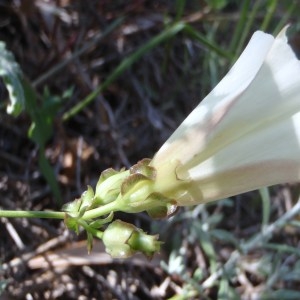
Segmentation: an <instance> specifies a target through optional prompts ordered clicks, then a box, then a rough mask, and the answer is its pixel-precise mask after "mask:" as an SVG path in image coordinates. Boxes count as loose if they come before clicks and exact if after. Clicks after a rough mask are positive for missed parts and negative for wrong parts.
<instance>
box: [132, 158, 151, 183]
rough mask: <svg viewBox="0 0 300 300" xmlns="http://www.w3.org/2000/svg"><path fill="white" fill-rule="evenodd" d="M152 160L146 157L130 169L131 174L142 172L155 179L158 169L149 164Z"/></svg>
mask: <svg viewBox="0 0 300 300" xmlns="http://www.w3.org/2000/svg"><path fill="white" fill-rule="evenodd" d="M150 161H151V160H150V159H149V158H144V159H143V160H141V161H139V162H138V163H137V164H135V165H133V166H132V167H131V168H130V169H129V171H130V174H142V175H144V176H145V177H147V178H148V179H150V180H154V179H155V177H156V170H155V168H153V167H151V166H149V163H150Z"/></svg>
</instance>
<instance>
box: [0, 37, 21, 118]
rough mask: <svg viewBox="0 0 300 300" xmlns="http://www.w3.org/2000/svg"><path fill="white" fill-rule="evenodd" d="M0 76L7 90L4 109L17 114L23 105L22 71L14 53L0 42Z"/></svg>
mask: <svg viewBox="0 0 300 300" xmlns="http://www.w3.org/2000/svg"><path fill="white" fill-rule="evenodd" d="M0 77H2V78H3V81H4V84H5V86H6V88H7V90H8V94H9V100H10V103H9V104H8V106H7V108H6V111H7V113H8V114H11V115H14V116H17V115H19V114H20V113H21V111H22V110H23V109H24V106H25V97H24V90H23V85H22V72H21V69H20V67H19V65H18V63H17V62H16V60H15V57H14V55H13V54H12V53H11V52H10V51H8V50H7V49H6V45H5V43H3V42H0Z"/></svg>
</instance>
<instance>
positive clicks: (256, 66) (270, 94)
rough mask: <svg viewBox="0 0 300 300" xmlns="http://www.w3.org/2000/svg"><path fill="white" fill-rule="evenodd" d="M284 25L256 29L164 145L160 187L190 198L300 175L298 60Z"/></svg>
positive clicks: (158, 163) (157, 163) (159, 157)
mask: <svg viewBox="0 0 300 300" xmlns="http://www.w3.org/2000/svg"><path fill="white" fill-rule="evenodd" d="M285 31H286V29H284V30H283V31H282V32H281V33H280V34H279V35H278V36H277V37H276V39H274V38H273V37H272V36H270V35H268V34H265V33H262V32H256V33H255V34H254V35H253V37H252V39H251V40H250V42H249V44H248V46H247V47H246V49H245V51H244V52H243V54H242V55H241V56H240V58H239V59H238V61H237V62H236V64H235V65H234V66H233V68H232V69H231V70H230V71H229V73H228V74H227V75H226V76H225V78H224V79H223V80H222V81H221V82H220V83H219V84H218V85H217V86H216V88H215V89H214V90H213V91H212V92H211V93H210V94H209V95H208V96H207V97H206V98H205V99H204V100H203V101H202V102H201V103H200V104H199V105H198V107H196V108H195V110H194V111H193V112H192V113H191V114H190V115H189V116H188V117H187V118H186V120H185V121H184V122H183V123H182V124H181V125H180V126H179V128H178V129H177V130H176V131H175V132H174V133H173V135H172V136H171V137H170V138H169V140H168V141H167V142H166V143H165V144H164V145H163V146H162V148H161V149H160V150H159V151H158V153H157V154H156V156H155V157H154V159H153V161H152V162H151V165H152V166H153V167H155V168H156V170H157V180H156V183H155V188H156V189H157V190H159V191H160V192H161V193H163V194H164V195H166V196H168V197H175V199H176V200H177V202H178V204H179V205H189V204H197V203H201V202H207V201H211V200H216V199H220V198H223V197H228V196H232V195H236V194H239V193H242V192H246V191H249V190H253V189H256V188H259V187H262V186H266V185H273V184H277V183H282V182H288V181H295V180H298V179H300V143H299V141H300V113H299V111H300V63H299V61H298V60H297V58H296V57H295V55H294V53H293V51H292V49H291V47H290V46H289V45H288V44H287V38H286V35H285Z"/></svg>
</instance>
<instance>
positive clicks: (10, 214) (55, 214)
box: [0, 209, 65, 219]
mask: <svg viewBox="0 0 300 300" xmlns="http://www.w3.org/2000/svg"><path fill="white" fill-rule="evenodd" d="M0 217H5V218H39V219H64V218H65V213H64V212H60V211H34V210H30V211H27V210H1V209H0Z"/></svg>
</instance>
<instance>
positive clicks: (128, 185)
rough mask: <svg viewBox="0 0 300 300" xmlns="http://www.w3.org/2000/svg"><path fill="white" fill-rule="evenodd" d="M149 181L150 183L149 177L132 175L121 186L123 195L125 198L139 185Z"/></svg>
mask: <svg viewBox="0 0 300 300" xmlns="http://www.w3.org/2000/svg"><path fill="white" fill-rule="evenodd" d="M147 180H148V181H150V180H149V178H148V177H146V176H144V175H142V174H132V175H130V176H128V177H127V178H126V179H125V180H124V181H123V183H122V185H121V195H122V196H124V195H125V194H127V193H129V192H130V191H132V190H133V189H134V188H136V185H137V183H140V182H141V181H147Z"/></svg>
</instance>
